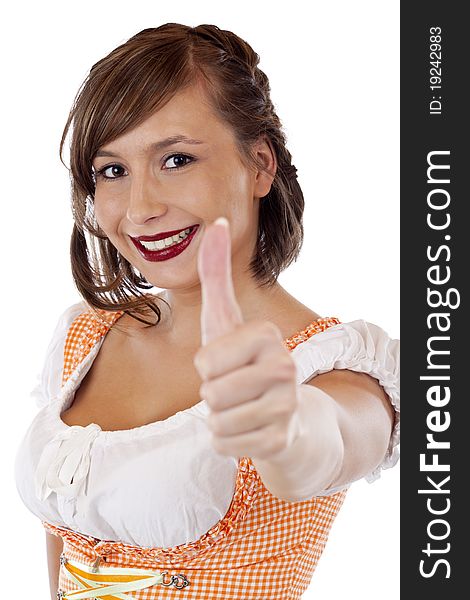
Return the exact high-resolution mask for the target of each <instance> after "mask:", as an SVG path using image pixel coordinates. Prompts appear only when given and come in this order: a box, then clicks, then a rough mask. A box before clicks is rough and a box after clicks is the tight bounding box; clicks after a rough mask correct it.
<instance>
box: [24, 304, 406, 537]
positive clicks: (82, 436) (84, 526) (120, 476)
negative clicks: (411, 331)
mask: <svg viewBox="0 0 470 600" xmlns="http://www.w3.org/2000/svg"><path fill="white" fill-rule="evenodd" d="M86 309H87V307H86V305H85V303H83V302H79V303H77V304H74V305H72V306H70V307H69V308H67V309H66V310H65V312H64V313H63V314H62V316H61V317H60V319H59V322H58V324H57V327H56V329H55V331H54V334H53V336H52V340H51V342H50V344H49V347H48V349H47V353H46V360H45V364H44V367H43V370H42V373H41V375H40V376H39V384H38V385H37V387H36V388H35V389H34V391H33V393H32V395H33V396H34V397H35V399H36V403H37V405H38V406H39V407H40V410H39V412H38V413H37V415H36V416H35V418H34V419H33V421H32V423H31V425H30V427H29V428H28V430H27V432H26V434H25V436H24V438H23V440H22V442H21V444H20V446H19V449H18V451H17V455H16V461H15V477H16V485H17V488H18V491H19V494H20V496H21V498H22V500H23V502H24V503H25V504H26V506H27V507H28V508H29V510H31V512H33V514H35V515H36V516H37V517H39V518H40V519H41V520H43V521H47V522H49V523H51V524H53V525H57V526H61V527H67V528H69V529H72V530H74V531H77V532H80V533H83V534H85V535H91V536H93V537H95V538H99V539H101V540H107V541H121V542H124V543H127V544H132V545H137V546H143V547H163V548H170V547H173V546H177V545H179V544H183V543H187V542H192V541H196V540H198V539H199V538H200V537H201V536H202V535H203V534H205V533H206V532H207V531H208V530H209V529H210V528H211V527H213V526H214V525H215V524H216V523H218V522H219V521H220V520H221V519H222V518H223V517H224V516H225V514H226V513H227V511H228V509H229V506H230V503H231V501H232V497H233V494H234V491H235V481H236V474H237V466H238V462H237V459H236V458H235V457H229V456H225V455H221V454H218V453H217V452H215V451H214V450H213V448H212V445H211V443H210V435H209V429H208V427H207V425H206V423H205V420H206V417H207V416H208V414H209V408H208V406H207V404H206V402H205V401H204V400H201V401H200V402H198V403H197V404H195V405H194V406H192V407H190V408H188V409H186V410H182V411H179V412H177V413H176V414H174V415H172V416H170V417H168V418H167V419H164V420H162V421H156V422H154V423H150V424H148V425H143V426H141V427H135V428H133V429H126V430H119V431H103V430H102V429H101V428H100V426H99V425H97V424H94V423H92V424H90V425H88V426H87V427H82V426H77V425H74V426H71V427H70V426H68V425H67V424H66V423H64V422H63V421H62V420H61V418H60V415H61V414H62V412H64V411H65V410H66V409H67V408H68V407H69V406H70V405H71V404H72V402H73V398H74V394H75V392H76V390H77V389H78V387H79V385H80V383H81V381H82V379H83V378H84V377H85V375H86V373H87V372H88V370H89V369H90V367H91V365H92V363H93V360H94V359H95V357H96V355H97V354H98V352H99V350H100V347H101V344H102V343H103V341H104V337H103V338H101V339H100V341H99V342H97V343H96V344H95V346H94V347H93V348H92V350H91V351H90V353H89V354H88V355H87V356H86V357H85V359H84V360H83V361H82V362H81V363H80V364H79V365H78V366H77V368H76V369H75V371H74V372H73V373H72V375H71V376H70V378H69V379H68V381H67V382H66V383H65V385H64V386H63V387H61V380H62V368H63V362H64V355H63V351H64V344H65V338H66V335H67V331H68V329H69V327H70V325H71V323H72V321H73V320H74V318H75V317H77V316H78V315H79V314H80V313H81V312H83V311H84V310H86ZM291 355H292V357H293V359H294V361H295V363H296V366H297V382H298V383H299V384H301V383H305V382H307V381H309V380H310V379H311V378H312V377H315V376H316V375H319V374H321V373H325V372H327V371H330V370H332V369H351V370H353V371H360V372H364V373H368V374H369V375H371V376H372V377H375V378H376V379H378V381H379V383H380V384H381V385H382V386H383V388H384V390H385V391H386V392H387V394H388V396H389V399H390V402H391V404H392V405H393V407H394V409H395V411H396V419H395V427H394V431H393V434H392V437H391V440H390V445H389V449H388V452H387V455H386V457H385V459H384V461H383V462H382V464H381V465H380V466H379V467H378V468H377V469H375V470H374V471H373V472H372V473H370V474H369V475H368V476H367V477H366V479H367V480H368V481H373V480H375V479H376V478H377V477H379V474H380V470H381V469H382V468H388V467H392V466H393V465H394V464H395V463H396V462H397V460H398V449H397V444H398V442H399V389H400V379H399V377H400V372H399V341H398V340H393V339H390V338H389V336H388V335H387V334H386V332H385V331H383V330H382V329H381V328H380V327H378V326H376V325H373V324H371V323H367V322H366V321H363V320H357V321H352V322H351V323H343V324H339V325H334V326H333V327H330V328H329V329H327V330H326V331H323V332H321V333H316V334H315V335H312V336H311V337H310V338H308V339H307V340H305V341H303V342H301V343H300V344H298V345H297V346H296V347H295V348H294V349H293V350H292V351H291ZM334 491H337V489H336V490H329V491H328V492H327V493H333V492H334Z"/></svg>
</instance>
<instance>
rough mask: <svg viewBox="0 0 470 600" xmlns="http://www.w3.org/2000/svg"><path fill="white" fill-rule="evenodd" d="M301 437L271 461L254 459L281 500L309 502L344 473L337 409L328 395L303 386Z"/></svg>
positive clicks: (260, 473)
mask: <svg viewBox="0 0 470 600" xmlns="http://www.w3.org/2000/svg"><path fill="white" fill-rule="evenodd" d="M292 426H293V427H294V428H295V429H296V431H297V437H296V439H295V440H294V442H293V443H292V445H291V446H290V447H289V448H287V449H286V450H285V451H283V452H280V453H279V454H278V455H276V456H275V457H273V458H270V459H269V460H259V459H253V464H254V465H255V467H256V470H257V471H258V473H259V475H260V476H261V479H262V481H263V483H264V485H265V486H266V487H267V489H268V490H269V491H270V492H271V493H272V494H273V495H274V496H276V497H277V498H280V499H282V500H287V501H289V502H297V501H300V500H306V499H309V498H312V497H313V496H315V495H317V494H318V493H319V492H321V491H322V490H325V489H326V488H328V487H329V486H330V485H331V483H332V482H333V481H334V480H336V479H337V477H338V475H339V473H340V472H341V469H342V465H343V457H344V444H343V439H342V435H341V431H340V427H339V423H338V416H337V407H336V406H335V404H334V400H333V399H332V398H331V397H330V396H329V395H328V394H326V393H325V392H323V391H322V390H320V389H318V388H312V387H310V386H305V385H301V386H299V412H298V419H297V422H295V423H292Z"/></svg>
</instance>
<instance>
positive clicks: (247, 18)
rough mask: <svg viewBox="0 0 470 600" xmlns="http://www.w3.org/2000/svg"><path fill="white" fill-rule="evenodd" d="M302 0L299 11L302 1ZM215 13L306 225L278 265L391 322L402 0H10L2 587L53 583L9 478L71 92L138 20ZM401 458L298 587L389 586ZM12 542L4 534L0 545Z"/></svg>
mask: <svg viewBox="0 0 470 600" xmlns="http://www.w3.org/2000/svg"><path fill="white" fill-rule="evenodd" d="M307 6H308V7H309V9H308V10H309V12H308V13H307V12H306V11H307ZM169 21H172V22H181V23H184V24H188V25H193V26H194V25H198V24H201V23H213V24H216V25H218V26H219V27H221V28H223V29H230V30H232V31H234V32H236V33H237V34H238V35H240V36H241V37H243V38H244V39H246V40H247V41H248V42H249V43H250V44H251V45H252V46H253V48H254V49H255V50H256V51H257V52H258V53H259V54H260V56H261V63H260V67H261V68H262V69H263V70H264V71H265V72H266V73H267V75H268V76H269V78H270V81H271V87H272V98H273V101H274V104H275V106H276V107H277V112H278V115H279V116H280V118H281V121H282V122H283V123H284V128H285V131H286V133H287V136H288V147H289V149H290V151H291V152H292V154H293V162H294V164H295V165H296V166H297V168H298V176H299V180H300V183H301V185H302V187H303V190H304V194H305V199H306V210H305V220H304V224H305V242H304V247H303V250H302V253H301V256H300V258H299V260H298V261H297V263H296V264H295V265H293V266H291V267H290V268H289V269H288V270H287V272H285V273H283V274H282V275H281V277H280V283H281V284H282V285H283V286H284V287H286V288H287V290H288V291H289V292H290V293H291V294H293V295H294V296H296V297H297V298H298V299H299V300H300V301H301V302H303V303H304V304H306V305H308V306H309V307H310V308H311V309H312V310H314V311H316V312H318V313H319V314H321V315H322V316H338V317H339V318H340V319H341V320H342V321H350V320H354V319H358V318H363V319H365V320H367V321H370V322H372V323H376V324H377V325H380V326H381V327H382V328H383V329H385V330H386V331H387V332H388V333H389V335H390V336H391V337H394V338H398V337H399V226H398V223H399V108H398V107H399V29H398V28H399V3H398V2H391V1H389V2H376V1H374V0H369V1H356V2H348V1H347V0H343V1H341V2H338V1H336V2H334V3H333V2H332V3H328V2H320V1H316V0H314V1H310V2H309V3H308V4H307V3H305V4H301V3H300V2H299V3H294V2H290V3H284V2H283V3H279V6H277V5H275V4H274V3H271V2H267V1H258V2H251V1H250V2H242V1H240V0H237V1H236V2H232V3H228V2H208V1H199V2H194V1H186V0H178V1H177V2H165V3H164V2H155V1H152V2H144V1H137V0H134V1H133V2H123V1H119V0H115V1H113V2H112V3H108V2H91V1H89V0H86V1H83V0H82V1H81V2H60V3H59V2H57V3H55V2H38V3H36V2H18V3H17V4H15V5H14V6H13V5H12V6H10V8H9V9H8V11H7V13H5V12H4V13H3V18H2V25H1V56H2V80H3V81H2V87H3V94H2V96H3V97H2V99H1V104H2V106H1V111H0V114H1V119H2V133H3V136H2V137H3V140H2V142H3V143H2V144H1V165H2V168H3V171H2V172H3V184H2V196H3V198H2V235H1V236H0V240H1V242H0V243H1V255H2V259H3V260H2V265H3V266H2V271H3V272H2V313H3V323H4V325H3V327H4V329H3V331H4V336H3V351H4V353H3V357H4V358H3V360H2V370H3V374H2V382H3V390H4V393H3V406H4V426H3V432H2V436H1V444H2V448H1V452H2V457H3V460H4V461H5V463H6V464H5V465H4V468H3V472H4V475H3V480H4V485H3V486H2V487H3V499H2V513H3V515H2V516H3V519H2V520H3V523H2V533H3V543H2V553H4V552H5V553H7V554H5V556H3V557H2V559H3V560H2V564H3V565H4V568H5V569H7V571H6V572H5V573H6V574H7V576H6V577H5V578H4V582H3V593H4V595H7V592H9V593H10V594H13V593H14V592H15V593H16V594H20V595H21V593H23V594H24V593H25V592H27V595H28V596H30V597H34V598H38V599H39V598H44V599H46V598H48V597H49V596H48V594H49V592H48V579H47V567H46V553H45V548H44V537H45V534H44V532H43V529H42V526H41V525H40V522H39V520H38V519H37V518H36V517H34V516H33V515H31V514H30V513H29V511H28V510H27V509H26V508H25V507H24V506H23V504H22V503H21V501H20V499H19V497H18V495H17V492H16V489H15V483H14V476H13V460H14V454H15V451H16V447H17V445H18V444H19V442H20V439H21V437H22V435H23V433H24V431H25V429H26V427H27V426H28V424H29V422H30V421H31V419H32V418H33V416H34V414H35V412H36V407H35V405H34V403H33V401H32V399H30V398H29V393H30V391H31V389H32V388H33V387H34V385H35V383H36V375H37V373H38V372H39V370H40V368H41V367H42V361H43V358H44V352H45V349H46V346H47V343H48V341H49V337H50V335H51V333H52V330H53V328H54V326H55V323H56V320H57V318H58V316H59V314H60V313H61V312H62V311H63V310H64V309H65V307H67V306H69V305H70V304H72V303H74V302H76V301H78V300H79V299H80V298H79V296H78V292H77V291H76V290H75V287H74V284H73V281H72V277H71V274H70V265H69V255H68V245H69V237H70V232H71V227H72V218H71V212H70V201H69V183H68V173H67V171H66V169H65V168H64V167H63V166H62V164H61V163H60V161H59V157H58V147H59V141H60V137H61V133H62V129H63V126H64V124H65V121H66V117H67V114H68V110H69V108H70V106H71V104H72V101H73V98H74V96H75V93H76V92H77V90H78V88H79V86H80V84H81V82H82V80H83V79H84V78H85V76H86V75H87V72H88V70H89V69H90V67H91V66H92V64H93V63H95V62H96V61H97V60H99V59H100V58H102V57H103V56H104V55H105V54H107V53H108V52H109V51H111V50H112V49H113V48H114V47H115V46H117V45H119V44H120V43H122V42H123V41H125V40H126V39H127V38H129V37H131V36H132V35H134V34H135V33H137V32H138V31H140V30H141V29H144V28H147V27H157V26H158V25H160V24H163V23H165V22H169ZM398 500H399V467H395V468H394V469H392V470H388V471H386V472H384V473H383V476H382V478H381V479H380V480H379V481H377V482H375V483H374V484H372V485H369V484H367V483H365V482H364V481H361V482H358V483H356V484H354V485H353V486H352V488H351V490H350V492H349V494H348V497H347V499H346V502H345V504H344V506H343V509H342V510H341V512H340V514H339V516H338V518H337V520H336V522H335V524H334V526H333V529H332V532H331V535H330V540H329V542H328V544H327V547H326V549H325V552H324V554H323V557H322V559H321V560H320V563H319V566H318V568H317V570H316V572H315V574H314V576H313V579H312V583H311V585H310V587H309V589H308V590H307V592H306V593H305V594H304V596H303V598H305V600H308V599H310V598H312V599H313V598H325V597H327V595H328V597H329V598H334V599H336V598H338V599H339V598H342V597H344V596H346V595H347V596H348V597H350V598H360V599H361V600H372V599H374V600H375V599H376V598H377V597H380V598H381V600H396V599H397V598H398V597H399V591H398V588H399V560H398V546H399V507H398ZM7 544H8V545H7Z"/></svg>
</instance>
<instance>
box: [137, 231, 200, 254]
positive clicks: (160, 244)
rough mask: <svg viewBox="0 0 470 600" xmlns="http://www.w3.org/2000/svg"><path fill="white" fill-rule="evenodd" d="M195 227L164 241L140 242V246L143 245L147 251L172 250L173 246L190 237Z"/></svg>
mask: <svg viewBox="0 0 470 600" xmlns="http://www.w3.org/2000/svg"><path fill="white" fill-rule="evenodd" d="M194 227H195V226H193V227H188V228H187V229H184V230H183V231H180V233H177V234H175V235H170V236H168V237H166V238H163V239H162V240H153V241H145V240H138V242H139V244H142V246H143V247H144V248H145V249H147V250H163V249H164V248H170V247H171V246H175V245H176V244H179V243H180V242H181V241H182V240H184V239H186V238H187V237H188V235H189V234H190V233H191V232H192V231H193V230H194Z"/></svg>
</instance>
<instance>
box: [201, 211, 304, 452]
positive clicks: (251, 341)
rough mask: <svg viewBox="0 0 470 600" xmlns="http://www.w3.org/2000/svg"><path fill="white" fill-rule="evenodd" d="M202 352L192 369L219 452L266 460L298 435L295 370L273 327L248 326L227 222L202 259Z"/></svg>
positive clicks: (209, 235)
mask: <svg viewBox="0 0 470 600" xmlns="http://www.w3.org/2000/svg"><path fill="white" fill-rule="evenodd" d="M198 272H199V278H200V282H201V290H202V309H201V338H202V339H201V347H200V348H199V350H198V351H197V352H196V354H195V357H194V365H195V367H196V369H197V371H198V373H199V375H200V377H201V379H202V380H203V384H202V385H201V388H200V395H201V398H203V399H205V400H206V402H207V404H208V406H209V408H210V415H209V417H208V426H209V429H210V431H211V433H212V443H213V446H214V448H215V450H216V451H217V452H219V453H220V454H225V455H228V456H234V457H237V458H240V457H243V456H247V457H251V458H258V459H260V460H268V459H270V458H272V457H274V456H275V455H277V454H279V453H281V452H282V451H283V450H285V449H287V448H288V447H290V445H291V444H292V443H293V442H294V440H295V439H296V437H297V435H298V434H299V431H300V421H299V400H298V386H297V381H296V367H295V363H294V360H293V359H292V357H291V356H290V353H289V351H288V350H287V348H286V347H285V346H284V344H283V337H282V334H281V332H280V330H279V328H278V327H277V326H276V325H275V324H274V323H272V322H271V321H264V320H252V321H249V322H248V323H245V321H244V320H243V315H242V312H241V309H240V306H239V305H238V303H237V300H236V298H235V292H234V287H233V282H232V269H231V241H230V231H229V224H228V221H227V220H226V219H225V218H223V217H221V218H219V219H217V220H216V221H215V222H214V223H212V224H211V225H209V227H208V228H207V230H206V232H205V235H204V237H203V239H202V241H201V245H200V248H199V253H198Z"/></svg>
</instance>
